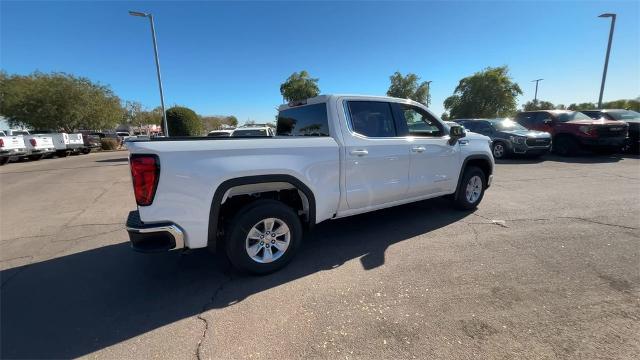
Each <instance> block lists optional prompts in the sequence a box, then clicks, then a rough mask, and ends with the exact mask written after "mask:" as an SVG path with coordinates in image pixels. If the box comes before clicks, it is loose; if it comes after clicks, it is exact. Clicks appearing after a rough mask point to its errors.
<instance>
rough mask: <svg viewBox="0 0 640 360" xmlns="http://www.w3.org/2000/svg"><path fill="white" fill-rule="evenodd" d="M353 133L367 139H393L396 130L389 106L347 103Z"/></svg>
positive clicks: (374, 102)
mask: <svg viewBox="0 0 640 360" xmlns="http://www.w3.org/2000/svg"><path fill="white" fill-rule="evenodd" d="M348 108H349V115H350V117H351V126H352V128H353V131H355V132H357V133H358V134H361V135H364V136H367V137H394V136H396V134H397V133H396V128H395V125H394V123H393V115H391V105H390V104H389V103H387V102H379V101H349V102H348Z"/></svg>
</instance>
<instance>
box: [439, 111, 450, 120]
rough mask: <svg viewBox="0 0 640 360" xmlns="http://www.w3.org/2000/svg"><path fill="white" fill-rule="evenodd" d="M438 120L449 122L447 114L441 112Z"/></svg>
mask: <svg viewBox="0 0 640 360" xmlns="http://www.w3.org/2000/svg"><path fill="white" fill-rule="evenodd" d="M440 119H442V120H443V121H448V120H449V114H447V112H446V111H445V112H443V113H442V115H440Z"/></svg>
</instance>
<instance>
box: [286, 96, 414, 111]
mask: <svg viewBox="0 0 640 360" xmlns="http://www.w3.org/2000/svg"><path fill="white" fill-rule="evenodd" d="M333 97H349V98H357V99H361V100H373V101H375V100H385V101H388V100H393V101H394V102H402V103H407V104H413V105H424V104H420V103H418V102H416V101H413V100H410V99H402V98H396V97H391V96H380V95H362V94H325V95H318V96H315V97H312V98H308V99H306V100H300V101H292V102H289V103H288V104H282V105H280V106H278V111H284V110H287V109H291V108H295V107H298V106H302V105H312V104H320V103H326V102H327V101H329V99H330V98H333Z"/></svg>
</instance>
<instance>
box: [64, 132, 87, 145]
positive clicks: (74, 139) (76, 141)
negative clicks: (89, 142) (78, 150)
mask: <svg viewBox="0 0 640 360" xmlns="http://www.w3.org/2000/svg"><path fill="white" fill-rule="evenodd" d="M68 137H69V142H68V143H67V144H70V145H84V142H83V141H82V134H69V135H68Z"/></svg>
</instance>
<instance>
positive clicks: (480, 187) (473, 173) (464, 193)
mask: <svg viewBox="0 0 640 360" xmlns="http://www.w3.org/2000/svg"><path fill="white" fill-rule="evenodd" d="M485 184H486V175H485V173H484V172H483V171H482V170H481V169H480V168H478V167H475V166H469V167H467V168H466V169H465V171H464V174H462V181H461V182H460V186H459V187H458V193H457V194H456V196H455V199H454V201H453V204H454V206H455V207H456V208H457V209H459V210H471V209H475V208H476V207H477V206H478V204H480V201H482V198H483V197H484V190H485V188H486V186H485Z"/></svg>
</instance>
